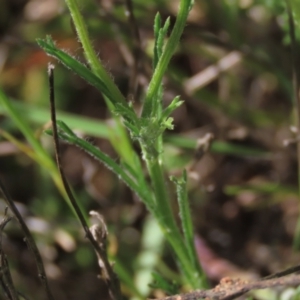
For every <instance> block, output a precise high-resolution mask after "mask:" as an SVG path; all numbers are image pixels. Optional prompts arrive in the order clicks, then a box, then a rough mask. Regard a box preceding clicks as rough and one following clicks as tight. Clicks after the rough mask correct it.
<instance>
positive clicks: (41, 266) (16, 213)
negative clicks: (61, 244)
mask: <svg viewBox="0 0 300 300" xmlns="http://www.w3.org/2000/svg"><path fill="white" fill-rule="evenodd" d="M0 191H1V193H2V195H3V197H4V200H5V202H6V204H7V206H8V207H9V209H10V210H11V212H12V213H13V214H14V216H15V217H16V219H17V220H18V222H19V224H20V227H21V229H22V231H23V232H24V235H25V241H26V243H27V246H28V248H29V250H30V251H31V252H32V254H33V256H34V259H35V263H36V266H37V269H38V276H39V278H40V280H41V282H42V285H43V288H44V290H45V292H46V295H47V299H49V300H54V298H53V296H52V292H51V290H50V287H49V284H48V279H47V276H46V272H45V268H44V264H43V260H42V257H41V254H40V252H39V249H38V247H37V245H36V243H35V241H34V239H33V236H32V235H31V233H30V231H29V229H28V227H27V225H26V223H25V221H24V219H23V218H22V216H21V214H20V212H19V211H18V209H17V207H16V206H15V204H14V202H13V201H12V199H11V197H10V195H9V193H8V192H7V191H6V189H5V187H4V185H3V184H2V182H1V181H0Z"/></svg>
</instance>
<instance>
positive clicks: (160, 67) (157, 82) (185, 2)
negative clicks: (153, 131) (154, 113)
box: [142, 0, 191, 117]
mask: <svg viewBox="0 0 300 300" xmlns="http://www.w3.org/2000/svg"><path fill="white" fill-rule="evenodd" d="M190 5H191V0H181V1H180V6H179V11H178V15H177V19H176V22H175V25H174V28H173V30H172V33H171V35H170V38H169V40H168V42H167V44H166V47H165V49H164V51H163V53H162V55H161V57H160V59H159V61H158V64H157V66H156V68H155V71H154V73H153V76H152V79H151V81H150V83H149V87H148V91H147V95H146V98H145V102H144V107H143V112H142V117H149V116H150V114H151V102H152V101H153V98H154V97H155V96H156V94H157V92H158V90H159V87H160V86H161V82H162V79H163V76H164V74H165V72H166V69H167V67H168V64H169V62H170V60H171V57H172V56H173V53H174V51H175V49H176V48H177V45H178V43H179V39H180V37H181V34H182V32H183V29H184V27H185V24H186V20H187V17H188V14H189V11H190Z"/></svg>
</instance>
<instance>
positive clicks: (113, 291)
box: [48, 64, 122, 300]
mask: <svg viewBox="0 0 300 300" xmlns="http://www.w3.org/2000/svg"><path fill="white" fill-rule="evenodd" d="M53 69H54V66H53V65H51V64H49V66H48V73H49V88H50V105H51V121H52V129H53V140H54V146H55V156H56V163H57V167H58V170H59V173H60V176H61V180H62V182H63V185H64V188H65V190H66V193H67V195H68V198H69V200H70V203H71V205H72V206H73V208H74V211H75V213H76V214H77V217H78V219H79V221H80V223H81V225H82V227H83V229H84V231H85V234H86V237H87V238H88V240H89V241H90V243H91V244H92V246H93V248H94V250H95V252H96V253H97V255H98V257H101V260H102V262H103V268H104V269H105V272H106V273H107V274H108V276H107V278H106V283H107V286H108V289H109V291H110V295H111V297H112V298H113V299H114V300H120V299H122V296H121V289H120V283H119V280H118V277H117V276H116V274H115V273H114V271H113V269H112V266H111V265H110V263H109V261H108V259H107V256H106V253H105V250H104V249H103V248H102V247H100V245H99V243H97V241H96V240H95V239H94V238H93V235H92V233H91V231H90V229H89V227H88V224H87V222H86V220H85V217H84V215H83V213H82V212H81V210H80V207H79V205H78V204H77V202H76V199H75V197H74V196H73V193H72V191H71V188H70V186H69V184H68V182H67V179H66V177H65V174H64V171H63V168H62V164H61V158H60V148H59V139H58V132H57V125H56V109H55V97H54V75H53Z"/></svg>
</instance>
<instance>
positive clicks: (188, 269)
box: [146, 159, 201, 289]
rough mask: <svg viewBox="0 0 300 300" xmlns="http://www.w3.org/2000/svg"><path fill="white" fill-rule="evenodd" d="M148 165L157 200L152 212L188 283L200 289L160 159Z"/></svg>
mask: <svg viewBox="0 0 300 300" xmlns="http://www.w3.org/2000/svg"><path fill="white" fill-rule="evenodd" d="M146 163H147V167H148V171H149V174H150V178H151V182H152V186H153V189H154V194H155V199H156V206H155V209H154V210H152V211H151V212H152V213H153V214H154V215H155V217H156V219H157V220H158V222H159V225H160V226H161V229H162V231H163V233H164V235H165V237H166V239H167V240H168V242H169V243H170V245H171V246H172V248H173V250H174V252H175V253H176V255H177V257H178V259H179V262H180V264H181V267H182V269H183V273H184V274H185V277H186V279H187V281H188V283H189V284H190V285H191V286H192V287H193V288H194V289H196V288H199V285H200V284H201V283H199V280H198V279H197V276H195V274H197V271H196V270H195V267H194V266H193V265H192V263H191V261H190V259H189V255H188V251H187V249H186V246H185V244H184V243H183V242H182V236H181V234H180V232H179V229H178V227H177V225H176V222H175V219H174V215H173V213H172V209H171V206H170V199H169V195H168V192H167V186H166V183H165V181H166V180H165V178H164V175H163V171H162V168H161V166H160V164H159V162H158V159H154V160H146Z"/></svg>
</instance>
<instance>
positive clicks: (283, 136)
mask: <svg viewBox="0 0 300 300" xmlns="http://www.w3.org/2000/svg"><path fill="white" fill-rule="evenodd" d="M79 2H80V7H81V9H82V13H83V15H84V19H85V21H86V24H87V27H88V30H89V33H90V37H91V40H92V41H93V45H94V46H95V48H96V50H97V53H99V57H100V58H101V59H102V61H103V62H104V65H105V66H106V68H107V70H108V71H109V72H110V74H111V75H112V77H113V78H114V80H115V82H116V84H117V85H118V86H119V88H120V90H121V91H122V93H123V94H124V95H126V97H127V98H128V99H129V100H133V101H134V105H135V106H136V107H137V110H138V108H139V107H140V106H141V101H142V98H143V95H144V92H145V90H146V88H147V83H148V82H149V78H150V77H151V57H152V47H153V21H154V17H155V15H156V13H157V12H158V11H159V12H160V13H161V16H162V18H163V20H165V19H166V18H167V17H168V16H170V17H171V26H172V25H173V24H174V21H175V16H176V13H177V11H178V4H179V2H178V1H175V0H173V1H167V0H155V1H153V0H148V1H142V0H134V1H133V7H134V14H135V18H136V23H137V26H138V29H139V34H140V39H141V44H140V49H142V51H141V52H142V53H141V54H140V55H138V56H139V63H138V72H137V82H136V86H137V90H136V94H135V95H136V97H135V99H133V94H132V84H131V83H130V78H131V76H132V72H133V69H134V66H135V59H136V58H137V56H136V48H137V40H136V38H135V37H134V33H133V30H132V26H131V25H132V24H131V23H130V22H129V21H128V17H127V15H126V5H125V3H124V1H117V0H116V1H112V0H103V1H96V0H89V1H79ZM46 35H51V36H52V38H53V39H54V40H55V41H56V44H57V46H59V47H60V48H62V49H65V50H67V51H68V53H70V54H72V55H73V56H74V57H76V58H77V59H79V60H80V61H82V62H84V58H83V55H82V49H81V45H80V44H79V43H78V41H77V38H76V34H75V32H74V28H73V25H72V22H71V18H70V15H69V14H68V11H67V9H66V6H65V4H64V2H63V1H62V0H29V1H27V0H2V1H0V85H1V88H2V89H3V91H4V92H5V94H6V95H7V96H8V97H9V98H10V99H11V103H13V105H14V106H15V107H16V108H17V109H18V111H19V112H20V113H21V114H22V116H23V117H24V118H25V119H26V121H27V122H28V124H29V125H30V128H31V129H32V130H33V132H34V133H35V135H36V136H38V137H40V139H41V141H42V144H43V147H44V148H45V149H46V150H47V152H48V153H53V146H52V140H51V138H50V137H48V136H46V135H45V134H44V133H43V130H44V128H46V127H47V124H48V122H49V120H50V111H49V103H48V83H47V82H48V81H47V80H48V79H47V72H46V69H47V64H48V62H50V61H51V62H54V60H52V59H51V58H49V57H47V56H46V55H45V53H44V52H43V51H42V50H41V49H40V48H39V47H38V45H37V43H36V39H37V38H45V37H46ZM290 53H291V51H290V39H289V35H288V23H287V14H286V11H285V6H284V3H282V1H275V0H274V1H271V0H269V1H267V0H233V1H229V0H223V1H218V0H203V1H199V0H195V5H194V8H193V10H192V11H191V14H190V17H189V19H188V24H187V26H186V27H185V31H184V34H183V36H182V38H181V44H180V47H178V49H176V53H175V56H174V57H173V59H172V60H171V64H170V67H169V69H168V72H167V76H166V78H165V81H164V101H165V103H169V102H170V100H172V99H173V98H174V96H176V95H181V98H182V99H183V100H185V103H184V104H183V105H182V106H181V107H180V108H179V109H177V110H176V111H175V113H174V123H175V130H174V131H173V132H168V133H167V134H166V137H165V153H164V154H165V162H166V172H167V173H168V174H170V175H176V174H180V172H181V170H182V169H183V168H186V169H187V170H188V175H189V196H190V206H191V209H192V213H193V220H194V226H195V231H196V236H195V242H196V247H197V252H198V255H199V258H200V259H201V263H202V265H203V267H204V269H205V271H206V273H207V276H208V278H209V279H210V281H211V283H212V284H214V283H216V282H218V281H219V280H220V279H221V278H222V277H224V276H239V277H242V278H246V279H251V278H258V277H260V276H265V275H268V274H270V273H273V272H276V271H279V270H282V269H284V268H286V267H288V266H291V265H296V264H297V262H298V261H299V253H298V252H297V251H295V250H294V249H293V247H292V243H293V238H294V232H295V227H296V222H297V218H298V211H299V198H298V187H297V182H298V179H297V176H298V175H297V174H298V171H297V157H296V146H295V144H294V143H293V142H292V140H293V139H294V138H295V137H296V134H295V132H294V131H293V129H292V128H291V125H293V124H294V123H295V118H294V116H295V114H294V111H293V104H292V63H291V54H290ZM55 93H56V102H57V108H58V111H59V112H60V113H62V114H61V117H60V118H61V119H62V120H64V121H66V123H67V124H70V123H68V120H70V119H71V121H69V122H71V124H72V125H70V127H72V129H74V130H76V129H77V132H78V134H80V135H81V136H84V137H86V138H87V139H88V140H89V141H91V142H92V143H93V144H94V145H97V146H98V147H100V148H101V149H102V150H103V151H104V152H106V153H108V154H109V155H111V156H112V157H113V158H114V159H117V154H116V153H115V152H114V151H113V147H112V146H111V145H110V143H109V142H108V139H107V135H108V134H109V128H110V124H111V120H110V119H111V116H110V114H109V112H108V111H107V109H106V106H105V102H104V100H103V98H102V96H101V95H100V94H99V93H98V92H97V91H96V90H95V88H93V87H91V86H89V85H88V84H87V83H85V82H84V81H83V80H82V79H80V78H78V77H77V76H75V75H74V74H72V72H71V71H69V70H67V69H66V68H65V67H64V66H62V65H61V64H58V63H56V69H55ZM63 112H65V113H68V115H64V114H63ZM83 123H84V125H82V124H83ZM76 124H78V128H77V127H76ZM0 128H1V132H0V133H1V136H0V177H1V180H3V181H4V182H5V185H6V186H7V189H8V190H9V192H10V194H11V195H12V197H13V200H14V201H15V202H16V203H17V204H18V207H19V208H20V210H21V211H22V213H23V215H24V217H25V218H26V220H27V222H28V225H29V227H30V229H31V230H32V232H33V234H34V236H35V238H36V241H37V244H38V246H39V248H40V250H41V253H42V256H43V259H44V261H45V265H46V271H47V274H48V276H49V279H50V283H51V287H52V289H53V291H54V294H55V299H57V300H59V299H73V300H76V299H98V298H99V297H100V296H101V297H103V298H102V299H104V298H106V297H107V294H106V288H105V285H104V284H103V282H102V281H101V280H99V279H97V274H98V265H97V259H96V257H95V255H94V253H93V251H92V249H91V247H90V245H89V244H88V243H87V241H86V240H85V238H84V234H83V232H82V230H81V228H80V226H79V224H78V222H77V219H76V218H75V217H74V216H73V214H72V212H71V211H70V209H69V207H68V205H67V204H66V203H65V201H64V200H63V198H62V197H61V195H60V193H59V192H58V191H57V189H56V187H55V185H54V184H53V182H52V180H51V178H50V176H49V174H48V173H47V171H46V170H45V168H42V167H41V166H40V165H39V164H38V163H36V162H34V161H33V160H32V159H31V158H29V157H28V155H26V151H25V153H24V151H21V150H20V149H19V148H18V147H16V145H15V144H14V143H13V142H12V140H11V139H10V140H8V139H7V138H6V137H5V134H3V132H4V133H10V134H11V135H13V136H14V137H15V138H17V140H18V141H19V142H21V143H25V144H26V141H25V140H24V137H23V135H22V134H21V133H20V130H19V129H18V127H17V125H16V124H15V123H14V122H13V121H12V119H11V118H9V117H8V115H7V114H6V113H5V112H4V110H3V107H0ZM83 128H85V130H84V129H83ZM86 128H88V129H86ZM97 128H99V130H97ZM208 133H212V134H213V135H214V141H213V143H212V145H211V149H210V151H209V152H208V153H206V154H205V155H204V156H203V157H202V158H201V159H200V160H199V159H197V155H195V149H196V141H197V140H198V139H201V138H203V137H205V136H206V134H208ZM137 151H139V150H138V149H137ZM62 158H63V166H64V170H65V172H66V175H67V177H68V180H69V182H70V183H71V185H72V187H73V188H74V191H75V193H76V195H77V198H78V199H79V200H80V202H81V204H82V207H83V208H84V210H85V211H86V212H88V211H90V210H96V211H99V212H100V213H101V214H102V215H103V216H104V218H105V220H106V222H107V225H108V229H109V234H110V236H109V252H110V253H111V255H112V256H113V257H114V260H115V261H116V265H118V264H119V265H120V266H122V270H123V271H124V270H125V271H126V272H127V274H129V275H130V277H131V279H133V280H134V281H135V282H136V286H137V287H138V288H141V289H142V290H143V291H141V293H142V294H143V293H144V295H147V293H149V289H148V287H147V284H148V283H149V281H151V277H149V276H148V275H149V269H147V261H146V263H143V262H144V260H143V259H144V258H143V255H144V254H149V255H150V257H152V258H153V260H152V262H153V261H154V263H152V265H151V264H150V265H151V268H150V269H151V270H156V271H158V272H160V273H162V274H163V275H164V276H165V277H167V278H168V279H170V280H175V281H176V280H177V279H178V274H177V266H176V264H175V263H174V261H173V260H172V254H171V253H170V249H169V248H168V247H167V246H166V245H165V243H164V242H163V240H162V238H161V235H160V233H159V232H158V231H156V227H155V224H153V223H152V222H153V220H152V219H151V218H150V217H149V216H148V213H147V211H146V209H145V207H144V205H143V204H142V203H141V202H139V199H137V198H136V196H135V195H133V194H132V192H131V191H130V190H129V189H128V188H127V187H126V186H125V185H123V184H122V183H120V182H119V181H118V178H116V177H115V176H114V175H113V174H112V173H111V172H110V171H108V170H106V169H105V168H104V167H103V166H102V165H100V164H98V163H97V162H95V161H94V160H93V159H92V158H89V157H88V156H87V155H86V154H85V153H83V152H82V151H80V150H78V149H75V148H74V147H70V146H67V145H63V147H62ZM170 189H172V185H171V184H170ZM0 204H1V209H0V211H2V212H3V213H4V207H5V206H4V202H1V203H0ZM174 210H175V211H176V205H174ZM3 249H4V251H5V253H6V255H7V257H8V260H9V262H10V266H11V271H12V276H13V280H14V282H15V285H16V287H17V288H18V289H19V290H20V291H21V292H22V293H23V294H24V295H27V296H28V299H43V297H44V296H43V291H42V289H41V287H40V283H39V281H38V277H37V272H36V269H35V265H34V261H33V257H32V256H31V254H30V253H29V252H28V250H27V248H26V245H25V243H24V241H23V236H22V233H21V231H20V230H19V228H18V226H17V223H16V222H14V221H12V222H11V224H9V225H8V226H7V230H6V233H5V235H4V240H3ZM116 270H118V267H116ZM144 271H145V272H144ZM147 272H148V273H147ZM145 274H146V275H145ZM147 274H148V275H147ZM124 278H126V276H125V277H124ZM122 286H123V292H124V294H125V295H126V297H128V298H130V297H132V295H134V291H133V289H132V288H130V286H129V285H128V284H126V282H124V281H123V284H122ZM0 295H1V292H0ZM99 295H100V296H99ZM159 295H161V294H159V291H154V292H153V294H152V297H154V296H159Z"/></svg>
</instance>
